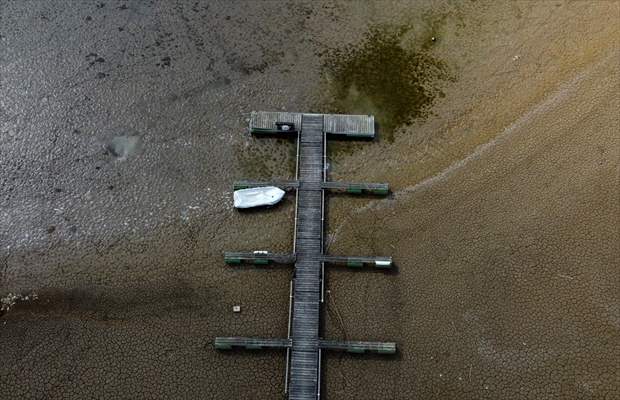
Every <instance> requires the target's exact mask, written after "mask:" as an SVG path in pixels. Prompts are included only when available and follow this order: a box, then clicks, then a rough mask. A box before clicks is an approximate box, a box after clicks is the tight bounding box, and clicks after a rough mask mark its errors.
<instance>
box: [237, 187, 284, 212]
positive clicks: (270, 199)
mask: <svg viewBox="0 0 620 400" xmlns="http://www.w3.org/2000/svg"><path fill="white" fill-rule="evenodd" d="M284 193H285V192H284V190H282V189H280V188H277V187H275V186H263V187H255V188H249V189H240V190H235V192H234V194H233V196H234V199H235V208H251V207H260V206H272V205H274V204H277V203H278V202H279V201H280V200H282V197H284Z"/></svg>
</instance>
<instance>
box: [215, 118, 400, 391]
mask: <svg viewBox="0 0 620 400" xmlns="http://www.w3.org/2000/svg"><path fill="white" fill-rule="evenodd" d="M249 130H250V133H252V134H255V135H288V136H291V135H293V137H296V138H297V172H296V179H295V180H294V181H272V182H258V181H239V182H235V183H234V189H235V190H238V189H244V188H249V187H259V186H277V187H280V188H282V189H284V190H289V191H290V190H294V191H296V201H295V204H296V211H295V238H294V241H293V253H292V254H274V253H269V252H265V251H255V252H227V253H225V255H224V257H225V261H226V263H227V264H232V265H240V264H243V263H249V264H253V265H262V266H264V265H270V264H293V263H294V268H295V273H294V278H293V281H292V284H291V306H290V309H289V330H288V337H287V338H286V339H263V338H244V337H218V338H216V339H215V347H216V348H217V349H220V350H230V349H233V348H244V349H249V350H257V349H268V348H280V349H284V350H285V351H286V376H285V391H286V392H287V393H288V398H289V399H290V400H308V399H318V398H320V397H321V383H320V381H321V357H322V350H340V351H347V352H351V353H364V352H375V353H379V354H393V353H395V352H396V344H395V343H393V342H360V341H333V340H324V339H323V338H322V337H321V335H320V326H319V322H320V311H321V304H322V303H323V299H324V288H325V278H324V275H325V274H324V272H325V264H341V265H346V266H348V267H352V268H359V267H363V266H365V265H366V266H374V267H377V268H391V267H392V258H391V257H348V256H336V255H326V254H325V252H324V248H323V245H324V237H323V228H324V218H325V191H326V190H329V191H337V192H345V193H350V194H370V195H387V194H388V192H389V187H388V185H387V184H384V183H353V182H328V181H327V169H326V162H325V158H326V146H327V138H328V137H334V138H338V137H347V138H348V137H353V138H373V137H374V133H375V130H374V117H372V116H366V115H333V114H304V113H284V112H254V113H252V116H251V119H250V126H249Z"/></svg>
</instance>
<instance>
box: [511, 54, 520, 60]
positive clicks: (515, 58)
mask: <svg viewBox="0 0 620 400" xmlns="http://www.w3.org/2000/svg"><path fill="white" fill-rule="evenodd" d="M519 58H521V56H520V55H516V56H514V57H512V61H517V60H518V59H519Z"/></svg>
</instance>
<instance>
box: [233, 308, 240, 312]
mask: <svg viewBox="0 0 620 400" xmlns="http://www.w3.org/2000/svg"><path fill="white" fill-rule="evenodd" d="M233 312H235V313H240V312H241V306H233Z"/></svg>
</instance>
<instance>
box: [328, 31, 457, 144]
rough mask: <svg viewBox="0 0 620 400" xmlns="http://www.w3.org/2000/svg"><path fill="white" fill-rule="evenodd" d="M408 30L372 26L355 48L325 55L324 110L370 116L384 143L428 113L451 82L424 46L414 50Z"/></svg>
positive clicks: (444, 68)
mask: <svg viewBox="0 0 620 400" xmlns="http://www.w3.org/2000/svg"><path fill="white" fill-rule="evenodd" d="M410 31H411V27H410V26H398V27H397V26H383V25H381V26H374V27H372V28H371V29H370V30H369V31H368V33H367V35H366V37H365V38H364V39H363V40H362V41H361V42H360V43H359V44H358V45H356V46H353V47H344V48H338V49H332V50H328V51H327V52H326V54H325V59H324V64H323V67H324V72H326V76H327V79H328V83H329V90H328V93H329V99H328V100H327V104H326V105H327V108H329V110H330V111H331V112H335V113H351V114H373V115H374V116H375V117H376V119H377V122H378V125H379V129H380V130H379V133H380V135H381V137H382V138H383V139H386V140H388V141H392V140H393V139H394V131H395V130H396V128H398V127H399V126H402V125H406V124H408V123H411V122H412V121H413V120H414V119H416V118H420V117H424V116H426V115H427V114H428V112H429V109H430V107H431V105H432V103H433V100H434V99H435V98H436V97H437V96H443V93H442V92H441V90H440V85H441V83H442V82H443V81H446V80H451V79H452V77H451V74H450V73H449V70H448V67H447V65H446V64H445V63H444V62H442V61H441V60H439V59H437V58H435V57H434V56H433V55H432V54H431V49H429V47H428V46H427V45H424V46H420V45H417V46H416V45H415V41H414V40H413V39H412V38H411V35H408V33H409V32H410Z"/></svg>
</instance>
